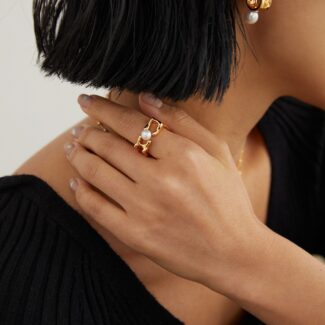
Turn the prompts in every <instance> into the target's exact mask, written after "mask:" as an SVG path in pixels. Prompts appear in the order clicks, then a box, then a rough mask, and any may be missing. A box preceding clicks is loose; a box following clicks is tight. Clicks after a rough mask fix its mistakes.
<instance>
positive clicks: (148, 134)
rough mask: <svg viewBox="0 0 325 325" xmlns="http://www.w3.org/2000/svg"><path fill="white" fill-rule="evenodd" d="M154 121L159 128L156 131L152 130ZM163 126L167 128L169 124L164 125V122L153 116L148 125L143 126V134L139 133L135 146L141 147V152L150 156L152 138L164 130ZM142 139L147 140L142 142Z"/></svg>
mask: <svg viewBox="0 0 325 325" xmlns="http://www.w3.org/2000/svg"><path fill="white" fill-rule="evenodd" d="M152 123H156V124H157V128H156V130H155V131H154V132H152V131H151V130H150V127H151V125H152ZM163 127H166V128H167V126H166V125H164V124H163V123H162V122H159V121H158V120H156V119H154V118H151V119H150V120H149V122H148V123H147V124H146V126H145V127H144V128H143V130H142V131H141V134H140V135H139V137H138V140H137V142H136V143H135V144H134V148H136V149H138V148H140V149H141V153H142V154H143V155H145V156H148V150H149V146H150V144H151V142H152V140H151V138H152V137H153V136H156V135H157V134H158V133H159V132H160V131H161V130H162V128H163ZM142 141H145V142H144V143H142Z"/></svg>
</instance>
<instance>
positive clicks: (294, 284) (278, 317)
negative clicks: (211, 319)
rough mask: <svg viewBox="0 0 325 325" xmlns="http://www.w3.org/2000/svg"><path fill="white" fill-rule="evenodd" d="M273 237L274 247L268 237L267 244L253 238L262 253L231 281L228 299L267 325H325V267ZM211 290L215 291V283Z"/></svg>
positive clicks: (292, 245)
mask: <svg viewBox="0 0 325 325" xmlns="http://www.w3.org/2000/svg"><path fill="white" fill-rule="evenodd" d="M270 233H272V239H271V242H272V244H271V246H270V238H267V236H265V242H263V241H262V240H261V239H258V240H254V239H253V238H252V240H253V242H254V241H255V245H256V247H257V246H258V249H256V252H260V253H258V254H257V255H255V256H254V257H253V258H252V260H251V268H245V271H243V270H238V272H237V273H236V270H234V272H235V273H234V275H233V276H232V277H231V276H229V277H228V278H227V280H226V282H228V288H227V292H226V294H227V296H228V297H229V298H230V299H232V300H234V301H235V302H237V303H238V304H239V305H240V306H242V308H244V309H246V310H247V311H248V312H250V313H251V314H253V315H255V316H256V317H257V318H259V319H260V320H262V321H263V322H265V323H266V324H276V325H279V324H281V325H282V324H288V325H294V324H303V325H306V324H325V264H324V263H322V262H321V261H319V260H317V259H316V258H315V257H314V256H312V255H310V254H309V253H308V252H306V251H305V250H303V249H302V248H300V247H299V246H297V245H296V244H294V243H293V242H291V241H289V240H288V239H286V238H285V237H282V236H280V235H278V234H276V233H274V232H273V231H271V232H270ZM263 245H264V247H265V251H266V252H267V253H265V254H263ZM249 264H250V263H247V265H249ZM216 267H217V265H216ZM211 279H213V277H212V278H211ZM210 281H211V280H210ZM216 284H218V285H219V284H220V279H218V280H216ZM208 286H209V287H210V288H212V289H213V288H214V284H213V280H212V282H210V283H209V284H208Z"/></svg>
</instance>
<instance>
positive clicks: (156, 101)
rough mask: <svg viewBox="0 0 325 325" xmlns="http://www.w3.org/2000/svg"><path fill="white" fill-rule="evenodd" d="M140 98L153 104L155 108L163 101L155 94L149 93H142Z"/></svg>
mask: <svg viewBox="0 0 325 325" xmlns="http://www.w3.org/2000/svg"><path fill="white" fill-rule="evenodd" d="M142 99H143V101H144V102H146V103H147V104H149V105H152V106H155V107H157V108H160V107H161V106H162V104H163V102H162V101H161V100H160V99H159V98H157V97H156V96H155V95H153V94H151V93H143V95H142Z"/></svg>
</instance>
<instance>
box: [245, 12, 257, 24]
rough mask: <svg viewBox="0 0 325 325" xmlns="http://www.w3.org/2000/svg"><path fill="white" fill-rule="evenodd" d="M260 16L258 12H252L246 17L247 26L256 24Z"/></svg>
mask: <svg viewBox="0 0 325 325" xmlns="http://www.w3.org/2000/svg"><path fill="white" fill-rule="evenodd" d="M258 18H259V14H258V11H250V12H249V13H248V14H247V16H246V23H247V24H255V23H256V22H257V21H258Z"/></svg>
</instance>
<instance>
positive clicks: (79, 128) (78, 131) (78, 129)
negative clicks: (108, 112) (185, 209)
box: [71, 125, 85, 139]
mask: <svg viewBox="0 0 325 325" xmlns="http://www.w3.org/2000/svg"><path fill="white" fill-rule="evenodd" d="M84 128H85V126H84V125H77V126H75V127H73V128H72V129H71V134H72V135H73V137H75V138H77V139H78V138H79V136H80V134H81V131H82V130H83V129H84Z"/></svg>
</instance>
